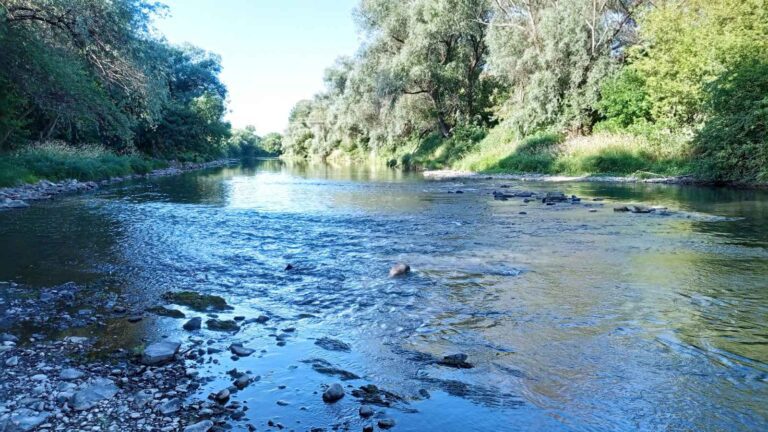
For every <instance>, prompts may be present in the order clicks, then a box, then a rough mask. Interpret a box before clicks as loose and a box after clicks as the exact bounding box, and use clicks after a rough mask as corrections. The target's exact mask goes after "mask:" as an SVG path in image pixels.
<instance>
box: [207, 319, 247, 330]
mask: <svg viewBox="0 0 768 432" xmlns="http://www.w3.org/2000/svg"><path fill="white" fill-rule="evenodd" d="M205 325H206V326H207V327H208V330H213V331H225V332H236V331H238V330H240V326H238V325H237V323H236V322H235V321H233V320H218V319H209V320H208V321H206V322H205Z"/></svg>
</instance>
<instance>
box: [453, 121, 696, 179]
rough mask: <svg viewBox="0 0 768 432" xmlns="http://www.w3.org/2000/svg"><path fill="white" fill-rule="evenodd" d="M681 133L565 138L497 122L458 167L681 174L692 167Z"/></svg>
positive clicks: (499, 170)
mask: <svg viewBox="0 0 768 432" xmlns="http://www.w3.org/2000/svg"><path fill="white" fill-rule="evenodd" d="M687 148H688V147H687V146H686V145H685V142H684V140H683V139H681V138H667V139H664V140H661V139H660V140H652V139H649V138H647V137H643V136H637V135H629V134H612V133H598V134H594V135H590V136H583V137H574V138H568V139H566V138H565V137H564V136H562V135H559V134H551V133H540V134H536V135H533V136H529V137H526V138H524V139H519V138H517V137H516V136H515V134H514V133H512V132H511V131H509V130H505V129H504V128H500V127H497V128H495V129H493V130H491V131H490V133H489V134H488V136H487V137H486V138H485V139H483V140H482V141H480V142H479V143H478V145H477V146H476V147H475V149H474V150H473V151H471V152H469V153H468V154H466V155H465V156H464V157H463V158H462V159H461V160H459V161H458V162H457V163H455V164H454V165H453V168H457V169H463V170H469V171H477V172H484V173H541V174H566V175H636V176H641V177H642V176H645V177H650V176H666V175H680V174H685V173H688V172H690V171H691V169H692V168H691V162H690V160H691V159H690V156H689V154H688V151H687Z"/></svg>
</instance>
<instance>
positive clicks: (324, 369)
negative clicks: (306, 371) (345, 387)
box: [301, 358, 360, 381]
mask: <svg viewBox="0 0 768 432" xmlns="http://www.w3.org/2000/svg"><path fill="white" fill-rule="evenodd" d="M301 362H302V363H308V364H311V365H312V369H314V370H315V372H317V373H321V374H323V375H329V376H337V377H339V378H341V379H342V380H344V381H348V380H355V379H360V377H359V376H358V375H356V374H354V373H352V372H349V371H346V370H344V369H340V368H337V367H335V366H333V365H332V364H331V363H330V362H328V361H326V360H323V359H319V358H313V359H308V360H302V361H301Z"/></svg>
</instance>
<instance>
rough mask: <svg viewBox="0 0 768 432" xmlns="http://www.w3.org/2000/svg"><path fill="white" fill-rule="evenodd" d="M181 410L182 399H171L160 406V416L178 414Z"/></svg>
mask: <svg viewBox="0 0 768 432" xmlns="http://www.w3.org/2000/svg"><path fill="white" fill-rule="evenodd" d="M180 409H181V399H171V400H169V401H167V402H165V403H163V404H162V405H160V408H159V410H160V414H162V415H166V416H167V415H168V414H173V413H175V412H178V411H179V410H180Z"/></svg>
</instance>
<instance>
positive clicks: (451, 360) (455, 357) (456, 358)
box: [437, 354, 474, 369]
mask: <svg viewBox="0 0 768 432" xmlns="http://www.w3.org/2000/svg"><path fill="white" fill-rule="evenodd" d="M437 363H438V364H441V365H443V366H448V367H454V368H459V369H471V368H473V367H474V365H473V364H472V363H469V362H467V355H466V354H451V355H447V356H445V357H443V359H442V360H440V361H438V362H437Z"/></svg>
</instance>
